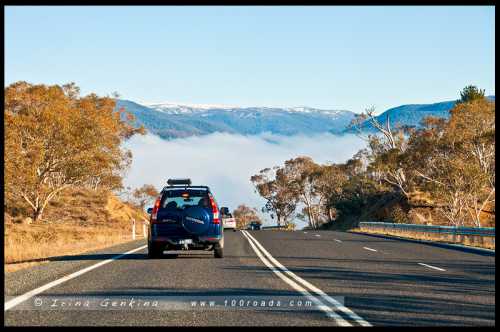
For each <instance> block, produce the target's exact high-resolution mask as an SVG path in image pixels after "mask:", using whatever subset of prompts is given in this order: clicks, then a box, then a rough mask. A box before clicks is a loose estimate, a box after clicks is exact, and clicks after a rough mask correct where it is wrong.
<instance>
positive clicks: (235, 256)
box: [5, 231, 336, 326]
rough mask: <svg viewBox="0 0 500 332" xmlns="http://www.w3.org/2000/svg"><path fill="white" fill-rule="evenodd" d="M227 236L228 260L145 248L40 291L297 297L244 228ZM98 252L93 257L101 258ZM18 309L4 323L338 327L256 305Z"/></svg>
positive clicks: (319, 316) (319, 317) (317, 314)
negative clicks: (160, 254)
mask: <svg viewBox="0 0 500 332" xmlns="http://www.w3.org/2000/svg"><path fill="white" fill-rule="evenodd" d="M225 236H226V239H225V246H226V248H225V258H224V259H214V258H213V253H212V252H189V253H186V254H181V255H179V256H178V257H177V258H175V259H171V258H168V257H164V258H160V259H154V260H151V259H147V257H146V250H142V251H139V252H137V253H134V254H131V255H128V256H127V257H124V258H123V259H120V260H116V261H114V262H112V263H109V264H107V265H104V266H102V267H100V268H98V269H95V270H92V271H91V272H88V273H86V274H84V275H81V276H79V277H77V278H75V279H72V280H69V281H67V282H65V283H63V284H61V285H58V286H56V287H54V288H51V289H50V290H47V291H45V292H44V293H43V294H42V295H44V296H47V297H49V298H50V297H51V296H52V297H56V296H72V297H75V298H77V299H78V298H82V297H84V296H96V295H98V296H104V297H110V296H120V297H129V298H130V297H136V298H138V297H141V296H155V297H163V296H179V297H189V298H198V297H202V298H204V297H216V298H220V297H223V298H226V299H229V300H232V299H240V298H245V297H248V296H253V297H258V298H263V299H274V298H277V297H286V298H288V297H291V298H296V297H298V295H300V294H298V293H297V292H296V291H295V290H294V289H293V288H292V287H290V286H289V285H288V284H286V283H284V282H283V281H282V280H280V279H279V278H277V277H275V276H274V275H273V273H272V272H271V271H270V270H269V269H268V268H267V267H266V266H264V265H263V263H262V262H261V261H260V260H259V259H258V258H257V256H256V255H255V253H254V251H253V250H252V249H251V247H250V245H249V243H248V241H247V240H246V239H245V237H243V235H242V234H241V233H240V232H232V231H231V232H226V234H225ZM96 256H97V255H93V256H92V259H94V260H95V259H96V258H98V257H96ZM106 257H108V256H106ZM47 265H48V264H47ZM250 270H251V272H249V271H250ZM33 286H34V285H33ZM9 295H20V293H17V294H12V293H10V294H9ZM33 300H34V299H31V301H33ZM20 307H22V306H18V307H14V308H12V309H11V310H9V311H7V312H5V323H6V325H65V326H68V325H137V326H150V325H175V326H187V325H201V326H207V325H336V322H335V320H332V319H331V318H328V317H326V316H325V315H324V313H323V312H321V311H314V312H312V311H309V312H304V313H300V312H293V314H289V313H287V312H283V311H270V310H258V309H255V310H254V309H252V308H250V309H249V310H250V311H248V310H247V309H245V310H217V311H214V310H204V311H200V310H190V311H164V310H161V311H159V310H142V311H138V310H128V309H127V308H126V309H125V310H118V311H105V310H92V311H81V310H79V311H74V310H72V311H70V310H19V309H20Z"/></svg>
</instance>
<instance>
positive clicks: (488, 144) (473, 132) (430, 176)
mask: <svg viewBox="0 0 500 332" xmlns="http://www.w3.org/2000/svg"><path fill="white" fill-rule="evenodd" d="M367 123H369V124H370V126H371V127H373V128H375V129H376V132H375V133H366V131H363V130H361V129H362V127H364V126H366V124H367ZM421 125H422V126H421V127H420V126H419V127H409V126H398V124H397V123H396V124H394V125H393V124H392V123H391V121H390V118H389V114H387V116H386V118H385V119H382V120H381V119H380V117H376V116H375V114H374V109H373V108H371V109H368V110H366V111H365V112H364V113H362V114H360V115H358V116H357V117H356V118H355V119H354V120H353V121H352V123H351V127H352V128H353V129H355V130H356V132H357V133H358V135H359V136H360V137H362V138H363V139H365V140H366V141H367V143H368V144H367V146H368V147H367V148H365V149H362V150H360V151H358V152H357V153H356V154H355V155H354V156H353V157H352V158H351V159H349V160H348V161H347V162H345V163H340V164H329V165H319V164H317V163H315V162H314V161H313V160H312V159H311V158H309V157H304V156H300V157H297V158H294V159H290V160H287V161H286V162H285V164H284V165H282V166H275V167H273V168H265V169H263V170H261V171H260V172H259V173H258V174H256V175H254V176H252V177H251V179H250V180H251V181H252V182H253V184H254V185H255V188H256V191H257V192H258V193H259V194H260V195H261V196H262V197H263V198H264V199H266V201H267V203H266V205H265V206H264V208H263V209H264V211H267V212H269V213H271V216H272V217H273V218H274V217H276V220H277V223H278V225H286V224H288V223H290V222H291V221H292V220H293V218H294V217H295V216H297V217H299V218H302V219H305V220H307V221H308V223H309V226H310V227H311V228H318V227H321V226H322V225H323V226H324V225H328V224H335V223H338V222H339V221H342V220H345V219H346V218H347V217H349V216H352V215H354V216H360V215H362V211H367V210H370V209H371V210H373V208H374V207H376V206H377V204H379V205H380V206H383V204H380V202H381V201H384V200H385V201H387V200H390V199H392V200H397V201H400V202H402V203H403V204H400V205H398V206H397V208H396V209H393V211H392V213H391V215H390V218H391V219H393V221H395V222H408V221H409V220H411V218H410V217H411V216H409V215H408V211H407V210H405V209H401V206H425V207H428V208H429V209H432V211H435V212H436V213H437V214H438V215H439V217H440V218H441V220H443V221H444V223H447V224H449V225H457V226H458V225H474V226H481V225H482V224H483V221H484V220H485V219H489V221H490V223H491V219H493V223H494V200H495V102H494V101H491V100H489V99H488V98H486V97H485V95H484V90H479V89H478V88H476V87H474V86H468V87H466V88H464V89H463V91H461V92H460V99H459V100H457V103H456V104H455V106H454V107H453V108H452V109H451V110H450V116H449V118H448V119H445V118H436V117H427V118H425V119H424V120H423V122H422V124H421ZM325 153H328V151H325ZM297 210H300V211H297ZM485 211H487V212H488V213H486V215H487V218H485V213H484V212H485Z"/></svg>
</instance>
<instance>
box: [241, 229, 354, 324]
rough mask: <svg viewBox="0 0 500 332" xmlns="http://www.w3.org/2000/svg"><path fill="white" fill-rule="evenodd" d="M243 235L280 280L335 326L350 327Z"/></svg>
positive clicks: (246, 235) (246, 234)
mask: <svg viewBox="0 0 500 332" xmlns="http://www.w3.org/2000/svg"><path fill="white" fill-rule="evenodd" d="M242 233H243V235H244V236H245V237H246V238H247V240H248V243H250V246H251V247H252V249H253V251H254V252H255V253H256V254H257V257H259V258H260V260H261V261H262V262H263V263H264V265H266V266H267V267H268V268H269V269H270V270H271V271H273V272H274V273H275V274H276V275H277V276H278V277H279V278H280V279H281V280H283V281H284V282H285V283H287V284H288V285H290V286H291V287H292V288H293V289H295V290H296V291H298V292H299V293H301V294H302V295H304V296H305V297H307V298H308V299H309V300H311V301H312V302H314V303H315V304H316V307H317V308H318V309H320V310H322V311H324V312H325V313H326V315H327V316H328V317H330V318H333V319H334V320H335V322H336V323H337V324H339V325H340V326H352V324H350V323H349V322H348V321H346V320H345V319H344V318H342V317H341V316H340V315H338V314H337V313H336V312H334V311H333V309H332V308H330V307H329V306H327V305H325V304H324V303H323V302H321V301H320V300H319V299H318V298H316V297H315V296H313V295H312V294H311V293H309V292H308V291H307V290H306V289H305V288H304V287H302V286H301V285H299V284H297V283H296V282H294V281H293V280H291V279H290V278H289V277H287V276H285V275H284V274H283V273H282V272H281V271H279V270H278V269H277V268H276V267H275V266H274V265H272V264H271V263H270V262H269V260H268V259H267V258H266V257H265V256H264V255H263V254H262V252H261V251H260V250H259V249H258V248H257V247H256V245H255V244H254V242H253V241H252V240H251V239H250V238H249V235H250V234H248V233H246V232H245V231H242Z"/></svg>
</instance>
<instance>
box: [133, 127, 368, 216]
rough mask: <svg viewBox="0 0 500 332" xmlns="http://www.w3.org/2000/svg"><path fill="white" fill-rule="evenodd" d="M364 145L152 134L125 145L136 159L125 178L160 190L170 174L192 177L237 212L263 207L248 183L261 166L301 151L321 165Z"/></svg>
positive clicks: (320, 139) (328, 139) (343, 139)
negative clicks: (244, 207)
mask: <svg viewBox="0 0 500 332" xmlns="http://www.w3.org/2000/svg"><path fill="white" fill-rule="evenodd" d="M364 146H365V143H364V141H362V140H361V139H359V138H358V137H357V136H355V135H344V136H335V135H332V134H320V135H316V136H290V137H289V136H278V135H272V134H262V135H257V136H242V135H233V134H226V133H214V134H211V135H206V136H193V137H189V138H183V139H174V140H170V141H167V140H163V139H161V138H160V137H158V136H155V135H151V134H148V135H145V136H134V137H133V138H131V139H130V140H129V141H128V142H127V143H126V144H125V148H127V149H130V150H131V151H132V154H133V162H132V166H131V168H130V170H129V172H128V173H127V176H126V178H125V181H124V182H125V185H126V186H130V187H132V188H136V187H140V186H142V185H143V184H145V183H148V184H153V185H154V186H155V187H156V188H157V189H158V190H161V188H162V187H163V186H165V185H166V183H167V180H168V179H169V178H190V179H191V180H192V183H193V184H200V185H208V186H209V187H210V188H211V190H212V191H213V193H214V195H215V198H216V199H217V202H218V203H219V206H228V207H229V208H230V210H233V209H235V208H236V207H237V206H238V205H239V204H246V205H249V206H253V207H256V208H257V209H259V210H260V208H261V207H262V206H263V203H264V201H263V200H262V198H260V197H259V195H258V194H256V193H255V192H254V188H253V186H252V183H251V182H250V176H252V175H253V174H256V173H258V172H259V170H261V169H263V168H266V167H273V166H277V165H282V164H283V162H284V161H285V160H287V159H290V158H294V157H296V156H300V155H303V156H309V157H312V158H313V160H314V161H316V162H318V163H330V162H344V161H346V160H347V159H349V158H350V157H351V156H352V155H353V154H354V153H356V152H357V151H358V150H359V149H361V148H363V147H364ZM265 218H266V221H265V223H269V224H271V220H270V219H269V217H267V216H266V217H265Z"/></svg>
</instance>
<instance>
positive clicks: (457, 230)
mask: <svg viewBox="0 0 500 332" xmlns="http://www.w3.org/2000/svg"><path fill="white" fill-rule="evenodd" d="M359 226H360V227H365V228H378V229H394V230H405V231H413V232H422V233H439V234H453V235H477V236H486V237H495V227H454V226H433V225H415V224H394V223H387V222H360V223H359Z"/></svg>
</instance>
